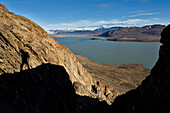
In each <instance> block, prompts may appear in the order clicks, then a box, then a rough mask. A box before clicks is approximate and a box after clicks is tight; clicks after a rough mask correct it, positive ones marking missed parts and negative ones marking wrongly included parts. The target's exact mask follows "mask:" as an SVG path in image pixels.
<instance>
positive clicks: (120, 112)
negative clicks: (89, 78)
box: [110, 25, 170, 113]
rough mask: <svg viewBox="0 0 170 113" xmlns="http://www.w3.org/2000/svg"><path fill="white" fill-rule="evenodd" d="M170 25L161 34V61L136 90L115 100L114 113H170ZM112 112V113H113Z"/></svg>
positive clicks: (159, 60)
mask: <svg viewBox="0 0 170 113" xmlns="http://www.w3.org/2000/svg"><path fill="white" fill-rule="evenodd" d="M169 39H170V25H168V26H167V27H166V28H165V29H164V30H163V31H162V33H161V40H160V42H161V43H162V44H163V45H162V46H161V47H160V51H159V59H158V61H157V63H156V64H155V66H154V67H153V69H152V70H151V74H150V75H149V76H148V77H147V78H146V79H145V80H144V81H143V82H142V84H141V85H140V86H139V87H138V88H137V89H135V90H132V91H129V92H127V93H126V94H124V95H122V96H120V97H118V98H116V99H115V101H114V103H113V104H112V110H111V111H114V113H169V112H170V41H169ZM111 111H110V112H111Z"/></svg>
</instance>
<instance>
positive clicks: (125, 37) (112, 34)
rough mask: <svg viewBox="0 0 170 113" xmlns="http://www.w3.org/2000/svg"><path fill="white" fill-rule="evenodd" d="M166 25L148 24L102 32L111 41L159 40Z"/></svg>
mask: <svg viewBox="0 0 170 113" xmlns="http://www.w3.org/2000/svg"><path fill="white" fill-rule="evenodd" d="M164 28H165V25H148V26H143V27H119V28H118V29H117V30H111V31H108V32H105V33H103V34H101V35H100V36H101V37H107V40H110V41H146V42H150V41H159V40H160V33H161V32H162V30H163V29H164Z"/></svg>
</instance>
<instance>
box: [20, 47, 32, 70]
mask: <svg viewBox="0 0 170 113" xmlns="http://www.w3.org/2000/svg"><path fill="white" fill-rule="evenodd" d="M20 53H21V57H22V63H21V66H20V70H21V71H22V69H23V67H24V64H26V65H27V67H28V69H30V68H29V64H28V58H29V55H28V52H25V51H24V50H22V49H21V50H20Z"/></svg>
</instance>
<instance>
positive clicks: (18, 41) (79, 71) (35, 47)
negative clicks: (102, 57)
mask: <svg viewBox="0 0 170 113" xmlns="http://www.w3.org/2000/svg"><path fill="white" fill-rule="evenodd" d="M0 51H1V52H0V74H1V75H2V74H4V73H14V72H20V71H21V70H27V69H32V68H36V67H37V66H39V65H42V64H46V63H50V64H55V65H62V66H64V68H65V69H66V71H67V72H68V74H69V76H70V80H71V82H72V84H73V85H74V88H75V89H76V93H77V94H80V95H87V96H90V97H94V98H96V97H98V98H99V99H100V100H106V101H107V102H108V103H111V102H112V101H113V99H114V98H115V97H116V96H117V95H118V94H117V93H116V91H115V90H114V89H113V88H112V87H109V86H106V85H104V84H102V83H100V81H97V80H96V79H94V78H93V77H92V76H91V75H90V74H89V73H88V72H87V71H86V70H85V69H84V68H83V67H82V65H81V64H80V63H79V61H78V60H77V59H76V57H75V55H74V54H73V53H72V52H71V51H70V50H69V49H68V48H66V47H65V46H64V45H62V44H59V43H58V42H57V41H55V40H54V39H53V38H52V37H50V36H49V35H48V34H47V32H46V31H44V29H42V28H41V27H40V26H39V25H37V24H36V23H34V22H32V21H31V20H29V19H27V18H25V17H23V16H19V15H16V14H14V13H12V12H9V11H8V10H7V8H6V7H5V6H4V5H2V4H0ZM105 87H107V90H106V88H105Z"/></svg>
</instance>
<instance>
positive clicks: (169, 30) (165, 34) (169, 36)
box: [160, 25, 170, 44]
mask: <svg viewBox="0 0 170 113" xmlns="http://www.w3.org/2000/svg"><path fill="white" fill-rule="evenodd" d="M160 42H161V43H162V44H170V25H168V26H167V27H166V28H165V29H164V30H163V31H162V33H161V40H160Z"/></svg>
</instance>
